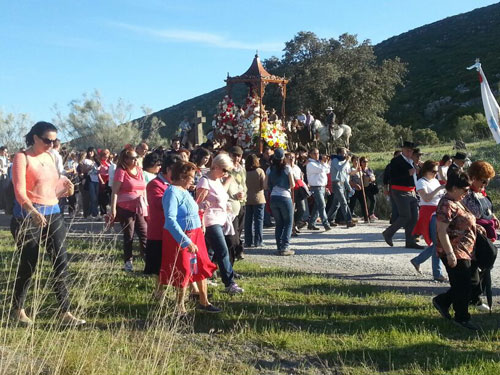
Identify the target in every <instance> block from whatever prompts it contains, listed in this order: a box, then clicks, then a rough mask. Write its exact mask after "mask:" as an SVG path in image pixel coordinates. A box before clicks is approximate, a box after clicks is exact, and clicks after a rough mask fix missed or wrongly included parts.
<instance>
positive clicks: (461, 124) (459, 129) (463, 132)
mask: <svg viewBox="0 0 500 375" xmlns="http://www.w3.org/2000/svg"><path fill="white" fill-rule="evenodd" d="M455 134H456V135H457V137H458V138H460V139H462V140H463V141H464V142H475V141H479V140H481V139H485V138H488V137H489V136H490V130H489V129H488V123H487V122H486V118H485V117H484V115H483V114H482V113H476V114H475V115H473V116H469V115H466V116H461V117H459V118H458V119H457V122H456V125H455Z"/></svg>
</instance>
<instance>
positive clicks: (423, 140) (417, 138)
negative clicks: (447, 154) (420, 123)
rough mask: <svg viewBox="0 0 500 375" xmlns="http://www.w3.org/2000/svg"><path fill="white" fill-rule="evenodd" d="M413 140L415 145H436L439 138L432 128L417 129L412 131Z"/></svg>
mask: <svg viewBox="0 0 500 375" xmlns="http://www.w3.org/2000/svg"><path fill="white" fill-rule="evenodd" d="M413 141H414V142H415V143H416V144H417V145H437V144H438V143H439V138H438V135H437V133H436V132H435V131H434V130H432V129H417V130H415V131H414V132H413Z"/></svg>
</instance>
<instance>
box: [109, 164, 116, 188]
mask: <svg viewBox="0 0 500 375" xmlns="http://www.w3.org/2000/svg"><path fill="white" fill-rule="evenodd" d="M115 171H116V164H115V163H113V162H110V163H109V169H108V175H109V180H108V186H109V187H113V181H114V179H115Z"/></svg>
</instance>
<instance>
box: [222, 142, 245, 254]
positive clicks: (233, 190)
mask: <svg viewBox="0 0 500 375" xmlns="http://www.w3.org/2000/svg"><path fill="white" fill-rule="evenodd" d="M229 156H231V159H232V160H233V164H234V168H233V169H232V170H231V172H229V173H230V175H231V176H232V177H233V178H232V181H231V183H230V184H229V188H228V191H227V193H228V195H229V204H230V205H231V211H232V214H233V215H234V220H233V227H234V232H235V234H234V235H231V236H226V243H227V247H228V249H229V258H230V259H231V262H234V260H238V259H243V245H242V244H241V233H242V231H243V228H244V222H245V204H246V192H247V184H246V177H247V174H246V170H245V168H243V165H241V158H242V157H243V149H242V148H241V147H240V146H233V147H231V148H230V149H229Z"/></svg>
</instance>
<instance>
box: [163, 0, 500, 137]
mask: <svg viewBox="0 0 500 375" xmlns="http://www.w3.org/2000/svg"><path fill="white" fill-rule="evenodd" d="M499 20H500V3H499V4H495V5H491V6H488V7H484V8H480V9H476V10H474V11H471V12H468V13H464V14H460V15H457V16H453V17H448V18H446V19H443V20H441V21H438V22H435V23H432V24H429V25H425V26H422V27H419V28H417V29H414V30H411V31H408V32H406V33H403V34H401V35H398V36H395V37H392V38H390V39H387V40H385V41H383V42H381V43H379V44H377V45H375V46H374V50H375V53H376V55H377V56H378V58H379V59H381V60H383V59H388V58H394V57H396V56H399V57H400V58H401V59H402V60H403V61H404V62H406V63H408V74H407V76H406V84H405V87H403V88H399V89H398V91H397V93H396V95H395V97H394V99H393V100H392V102H391V105H390V109H389V111H388V113H387V114H386V118H387V120H388V121H389V122H390V123H391V124H393V125H395V124H401V125H403V126H405V127H412V128H414V129H415V128H426V127H430V128H432V129H434V130H436V131H437V132H438V134H440V135H444V136H452V135H453V125H454V123H455V120H456V118H457V117H459V116H461V115H464V114H472V113H476V112H482V108H481V99H480V91H479V85H478V80H477V74H475V72H471V71H468V70H466V69H465V68H466V67H467V66H470V65H472V64H473V63H474V60H475V58H476V57H479V58H480V59H481V62H482V64H483V69H484V71H485V74H486V76H487V77H488V80H489V83H490V85H491V86H492V88H493V90H495V91H496V90H497V89H498V84H499V81H500V56H498V48H497V45H498V40H499V39H500V22H499ZM354 31H355V30H354ZM351 32H352V31H351ZM250 62H251V59H250V57H249V64H250ZM236 73H237V72H236ZM222 79H223V77H221V84H222V83H223V81H222ZM224 95H225V89H224V87H222V88H219V89H216V90H214V91H211V92H209V93H206V94H203V95H200V96H197V97H195V98H192V99H189V100H186V101H183V102H181V103H179V104H176V105H174V106H171V107H168V108H165V109H163V110H161V111H158V112H156V113H154V114H153V115H154V116H157V117H159V118H160V119H162V120H163V121H164V122H165V123H166V124H167V125H168V127H167V129H168V130H167V132H166V134H163V135H164V136H167V137H171V136H172V134H174V132H175V130H176V128H177V125H178V124H179V123H180V122H181V121H182V119H183V118H184V116H188V118H192V117H193V115H194V113H195V111H196V110H202V111H203V113H204V115H205V116H206V117H207V125H206V128H207V129H208V127H209V125H210V122H211V118H212V116H213V114H214V113H215V110H216V105H217V103H218V102H219V101H220V100H221V99H222V97H223V96H224ZM245 95H246V89H245V87H244V86H242V87H239V88H237V89H236V90H235V91H234V92H233V97H234V99H235V102H236V103H238V102H240V101H241V99H243V98H244V96H245Z"/></svg>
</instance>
